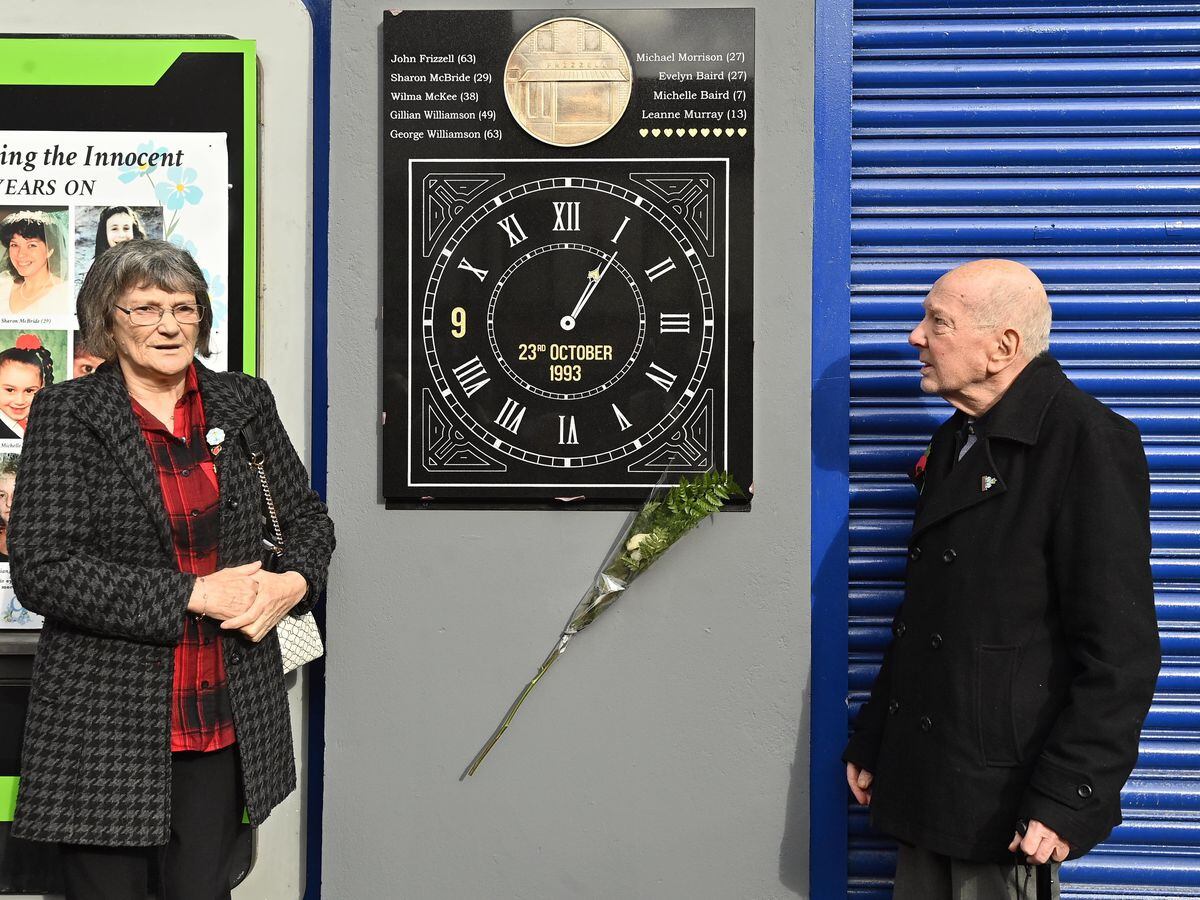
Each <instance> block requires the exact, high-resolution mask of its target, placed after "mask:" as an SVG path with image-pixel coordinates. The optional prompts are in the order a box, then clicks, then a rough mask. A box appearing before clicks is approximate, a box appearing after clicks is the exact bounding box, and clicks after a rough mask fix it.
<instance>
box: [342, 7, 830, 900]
mask: <svg viewBox="0 0 1200 900" xmlns="http://www.w3.org/2000/svg"><path fill="white" fill-rule="evenodd" d="M496 5H502V4H495V3H487V4H482V3H480V4H472V3H467V2H460V3H452V4H446V3H439V4H426V3H415V2H414V3H410V4H408V6H409V8H416V7H422V8H428V7H443V8H466V7H470V6H496ZM521 5H522V6H525V7H527V6H528V5H529V4H521ZM585 5H586V4H585V3H579V4H575V3H566V4H547V8H561V9H563V10H567V11H569V10H572V9H575V8H580V7H583V6H585ZM605 5H612V6H626V5H628V6H634V5H644V4H632V3H631V4H624V3H610V4H605ZM691 5H708V4H691ZM713 5H716V4H713ZM754 5H756V6H757V8H758V14H757V39H756V53H757V94H758V98H757V101H758V102H757V109H756V120H755V127H756V130H757V150H758V160H757V170H756V177H757V183H756V197H755V208H756V242H757V246H756V253H757V261H756V267H755V285H756V295H757V296H756V304H755V306H756V309H755V317H756V321H755V332H756V337H757V344H756V352H755V379H756V389H755V398H754V399H755V418H756V425H755V436H754V440H755V449H756V453H755V456H756V460H755V476H756V485H755V487H756V499H755V501H754V509H753V511H752V512H751V513H749V514H747V515H725V516H722V517H720V518H719V520H718V521H717V522H715V523H713V524H710V525H705V526H703V527H702V528H700V529H699V530H698V531H697V533H695V534H694V535H691V536H689V538H688V539H686V541H685V542H684V543H681V544H680V545H679V546H678V547H676V548H675V549H674V550H672V552H671V554H670V555H669V557H668V558H667V559H665V560H664V561H662V562H661V563H660V564H659V565H658V566H656V567H655V568H654V569H653V570H651V571H650V572H649V573H648V574H647V575H646V576H645V577H644V578H643V579H641V580H639V581H638V583H637V584H636V586H635V587H634V588H633V589H631V591H630V594H629V596H627V597H626V598H624V599H622V600H621V602H620V603H619V604H618V605H617V606H616V607H614V608H613V609H612V610H611V611H610V612H608V613H607V614H606V615H605V616H604V617H603V618H601V619H600V620H599V621H598V622H597V623H596V625H594V626H593V627H592V628H591V629H589V630H588V631H587V632H586V633H585V634H583V635H581V636H580V638H579V639H578V640H577V641H576V642H575V643H574V644H572V646H571V648H570V649H569V650H568V652H567V654H566V656H565V657H564V658H563V659H562V661H560V662H559V664H558V665H556V666H555V667H554V669H553V670H552V671H551V672H550V673H549V675H547V677H546V679H545V680H544V681H543V683H542V685H541V686H540V687H539V688H538V690H537V691H536V692H535V694H534V695H533V696H532V698H531V699H530V701H529V703H527V704H526V706H525V708H524V710H523V711H522V713H521V715H520V717H519V718H518V719H517V722H516V723H515V725H514V727H513V729H512V730H510V732H509V733H508V734H507V735H506V736H505V738H504V740H503V741H501V743H500V744H499V745H498V746H497V748H496V749H495V750H494V751H493V752H492V755H491V756H490V757H489V758H488V760H487V762H486V763H485V765H484V766H483V768H482V769H481V770H480V772H479V774H477V775H476V776H475V777H474V778H473V779H471V780H470V781H468V782H466V783H460V782H459V780H458V777H459V774H460V773H461V771H462V770H463V768H464V766H465V765H466V763H467V762H468V761H469V760H470V759H471V757H472V755H473V754H474V753H475V751H476V750H477V749H478V747H479V745H480V744H481V743H482V741H483V740H484V739H485V738H486V737H487V735H488V734H489V733H490V731H491V729H492V728H493V727H494V726H495V724H496V722H497V721H498V719H499V717H500V715H501V714H502V712H503V711H504V710H505V709H506V708H507V706H508V704H509V703H510V702H511V700H512V699H513V697H514V695H515V694H516V692H517V690H518V689H519V688H520V687H521V685H523V684H524V683H525V681H526V680H527V679H528V678H529V677H530V676H531V675H532V674H533V671H534V669H535V668H536V666H537V664H538V663H539V662H540V661H541V659H542V658H543V656H544V655H545V653H546V652H547V651H548V650H549V648H550V646H551V645H552V644H553V642H554V639H555V637H556V636H557V634H558V631H559V629H560V628H561V627H562V625H563V622H564V620H565V618H566V616H567V614H568V612H569V611H570V607H571V606H572V605H573V604H574V603H575V601H576V600H577V599H578V596H579V594H580V593H581V592H582V590H583V589H584V587H586V584H587V582H588V579H589V578H590V577H591V575H592V574H593V572H594V570H595V567H596V566H597V565H598V564H599V562H600V557H601V555H602V554H603V552H604V550H605V549H606V548H607V546H608V545H609V543H610V542H611V540H612V538H613V536H614V534H615V532H616V530H617V529H618V528H619V526H620V524H621V522H622V520H623V519H622V514H619V513H600V512H582V511H560V512H496V511H492V512H482V511H481V512H461V511H387V510H385V509H384V507H383V505H382V502H381V500H380V490H379V476H378V468H379V455H380V449H379V427H378V419H379V396H378V388H377V383H378V382H377V372H378V366H379V346H378V342H379V339H378V336H377V331H376V317H377V308H378V303H379V297H380V252H379V243H380V242H379V226H378V222H379V219H380V213H381V210H380V198H379V193H380V183H379V177H378V172H379V158H378V154H379V146H380V141H379V134H378V121H377V119H378V101H379V94H378V91H379V40H380V33H379V28H380V22H381V19H382V11H383V7H382V6H381V5H380V4H376V3H368V2H363V0H337V2H335V4H334V15H333V21H334V33H333V46H334V53H333V57H334V64H333V65H334V69H333V98H332V103H333V106H332V108H333V122H332V128H333V150H332V154H333V156H332V161H331V171H332V186H331V193H332V201H331V235H330V271H331V277H330V313H331V316H330V319H331V326H330V373H331V375H330V411H329V430H330V446H329V460H330V478H329V499H330V505H331V507H332V509H333V513H334V516H335V518H336V520H337V524H338V541H339V548H338V554H337V557H336V560H335V564H334V572H333V575H332V578H331V586H330V591H329V607H328V649H329V658H328V669H327V677H328V694H327V698H328V714H327V720H326V734H327V742H328V746H327V755H326V780H325V834H324V885H323V892H324V893H323V895H324V896H326V897H329V898H339V900H340V898H359V897H362V898H366V897H400V898H417V900H439V898H447V900H459V898H514V900H515V898H522V900H524V898H528V900H543V898H544V900H555V898H572V897H585V898H656V900H668V898H688V900H704V898H712V900H732V898H755V900H766V898H791V897H795V896H805V895H807V890H808V889H807V883H808V875H807V873H808V849H807V844H808V827H809V826H808V787H807V782H808V711H807V697H808V684H809V624H810V620H809V609H808V584H809V565H808V503H809V490H808V488H809V475H808V473H809V389H808V385H809V351H808V345H809V320H810V311H811V303H810V246H811V230H812V228H811V226H812V223H811V194H812V90H811V84H812V65H813V62H812V60H813V54H812V4H811V0H801V2H796V3H792V2H782V0H776V2H762V3H757V4H754Z"/></svg>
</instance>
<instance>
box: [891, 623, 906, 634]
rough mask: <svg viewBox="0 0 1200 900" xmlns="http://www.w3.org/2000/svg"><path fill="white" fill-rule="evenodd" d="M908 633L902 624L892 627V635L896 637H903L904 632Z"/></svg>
mask: <svg viewBox="0 0 1200 900" xmlns="http://www.w3.org/2000/svg"><path fill="white" fill-rule="evenodd" d="M906 631H908V626H907V625H905V624H904V623H903V622H897V623H896V624H895V625H893V626H892V634H894V635H895V636H896V637H904V632H906Z"/></svg>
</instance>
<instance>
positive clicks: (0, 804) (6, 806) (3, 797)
mask: <svg viewBox="0 0 1200 900" xmlns="http://www.w3.org/2000/svg"><path fill="white" fill-rule="evenodd" d="M18 781H20V779H19V778H17V776H16V775H0V822H11V821H12V820H13V811H14V810H16V808H17V782H18Z"/></svg>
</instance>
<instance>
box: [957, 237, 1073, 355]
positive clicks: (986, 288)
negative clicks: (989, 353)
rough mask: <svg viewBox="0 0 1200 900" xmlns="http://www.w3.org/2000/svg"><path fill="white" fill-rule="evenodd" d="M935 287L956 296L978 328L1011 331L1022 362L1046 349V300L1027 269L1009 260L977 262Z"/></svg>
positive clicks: (1047, 340)
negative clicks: (1017, 341) (1016, 338)
mask: <svg viewBox="0 0 1200 900" xmlns="http://www.w3.org/2000/svg"><path fill="white" fill-rule="evenodd" d="M935 287H939V288H940V289H942V290H945V291H953V292H954V293H956V294H958V295H959V297H960V298H961V299H962V301H963V303H964V304H965V305H966V306H967V308H968V310H969V311H970V314H971V318H972V320H973V321H974V323H975V325H976V326H978V327H979V328H982V329H985V330H988V331H991V330H995V329H1004V328H1012V329H1014V330H1015V331H1016V332H1017V333H1018V334H1019V335H1020V336H1021V353H1022V355H1023V356H1024V357H1025V358H1026V359H1033V358H1034V357H1035V356H1037V355H1038V354H1039V353H1044V352H1045V351H1046V350H1048V349H1049V348H1050V320H1051V312H1050V300H1049V298H1048V297H1047V296H1046V288H1045V287H1043V286H1042V282H1041V280H1040V279H1039V278H1038V277H1037V275H1035V274H1034V273H1033V271H1032V270H1031V269H1030V268H1029V267H1028V266H1023V265H1021V263H1019V262H1014V261H1013V260H1011V259H977V260H974V261H973V262H969V263H966V264H964V265H961V266H959V267H958V268H956V269H951V270H950V271H949V272H947V273H946V274H945V275H943V276H942V277H941V278H939V279H938V280H937V283H936V285H935Z"/></svg>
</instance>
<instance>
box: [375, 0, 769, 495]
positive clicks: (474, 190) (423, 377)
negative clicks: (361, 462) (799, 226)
mask: <svg viewBox="0 0 1200 900" xmlns="http://www.w3.org/2000/svg"><path fill="white" fill-rule="evenodd" d="M383 32H384V59H383V80H384V89H383V96H384V100H383V110H382V114H383V119H384V128H383V135H384V136H383V157H384V174H383V177H384V200H385V204H384V299H383V316H384V318H383V333H384V373H383V394H384V397H383V401H384V416H383V485H384V495H385V498H386V499H387V501H388V503H389V505H392V506H412V505H416V504H439V505H440V504H445V505H471V506H497V505H504V506H517V505H530V504H532V505H540V506H545V505H551V504H561V503H563V502H570V503H574V504H579V505H584V506H596V507H613V506H625V505H631V504H635V503H639V502H641V501H642V500H643V499H644V498H645V496H646V492H647V491H648V489H649V488H650V487H652V486H653V485H654V484H655V483H656V482H657V481H658V480H659V478H660V477H661V476H662V473H663V472H664V471H668V472H669V473H670V474H669V478H670V479H671V480H677V477H678V475H679V474H687V473H695V472H703V471H708V470H713V469H725V470H729V471H730V472H731V473H732V474H733V475H734V477H735V478H736V479H737V480H738V481H739V482H740V483H741V484H742V485H743V486H748V485H749V484H750V482H751V460H752V441H751V436H752V434H751V432H752V417H751V412H752V368H753V337H752V335H753V327H752V326H753V321H752V315H753V289H752V275H753V160H754V134H753V108H754V78H753V37H754V14H753V10H747V9H706V10H695V9H691V10H682V9H676V10H628V11H618V10H604V11H600V10H595V11H579V12H574V11H572V12H571V14H570V15H569V16H564V15H557V14H555V13H551V12H545V11H530V10H521V11H471V12H466V11H454V12H449V11H403V12H399V13H392V12H388V13H385V16H384V28H383Z"/></svg>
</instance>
